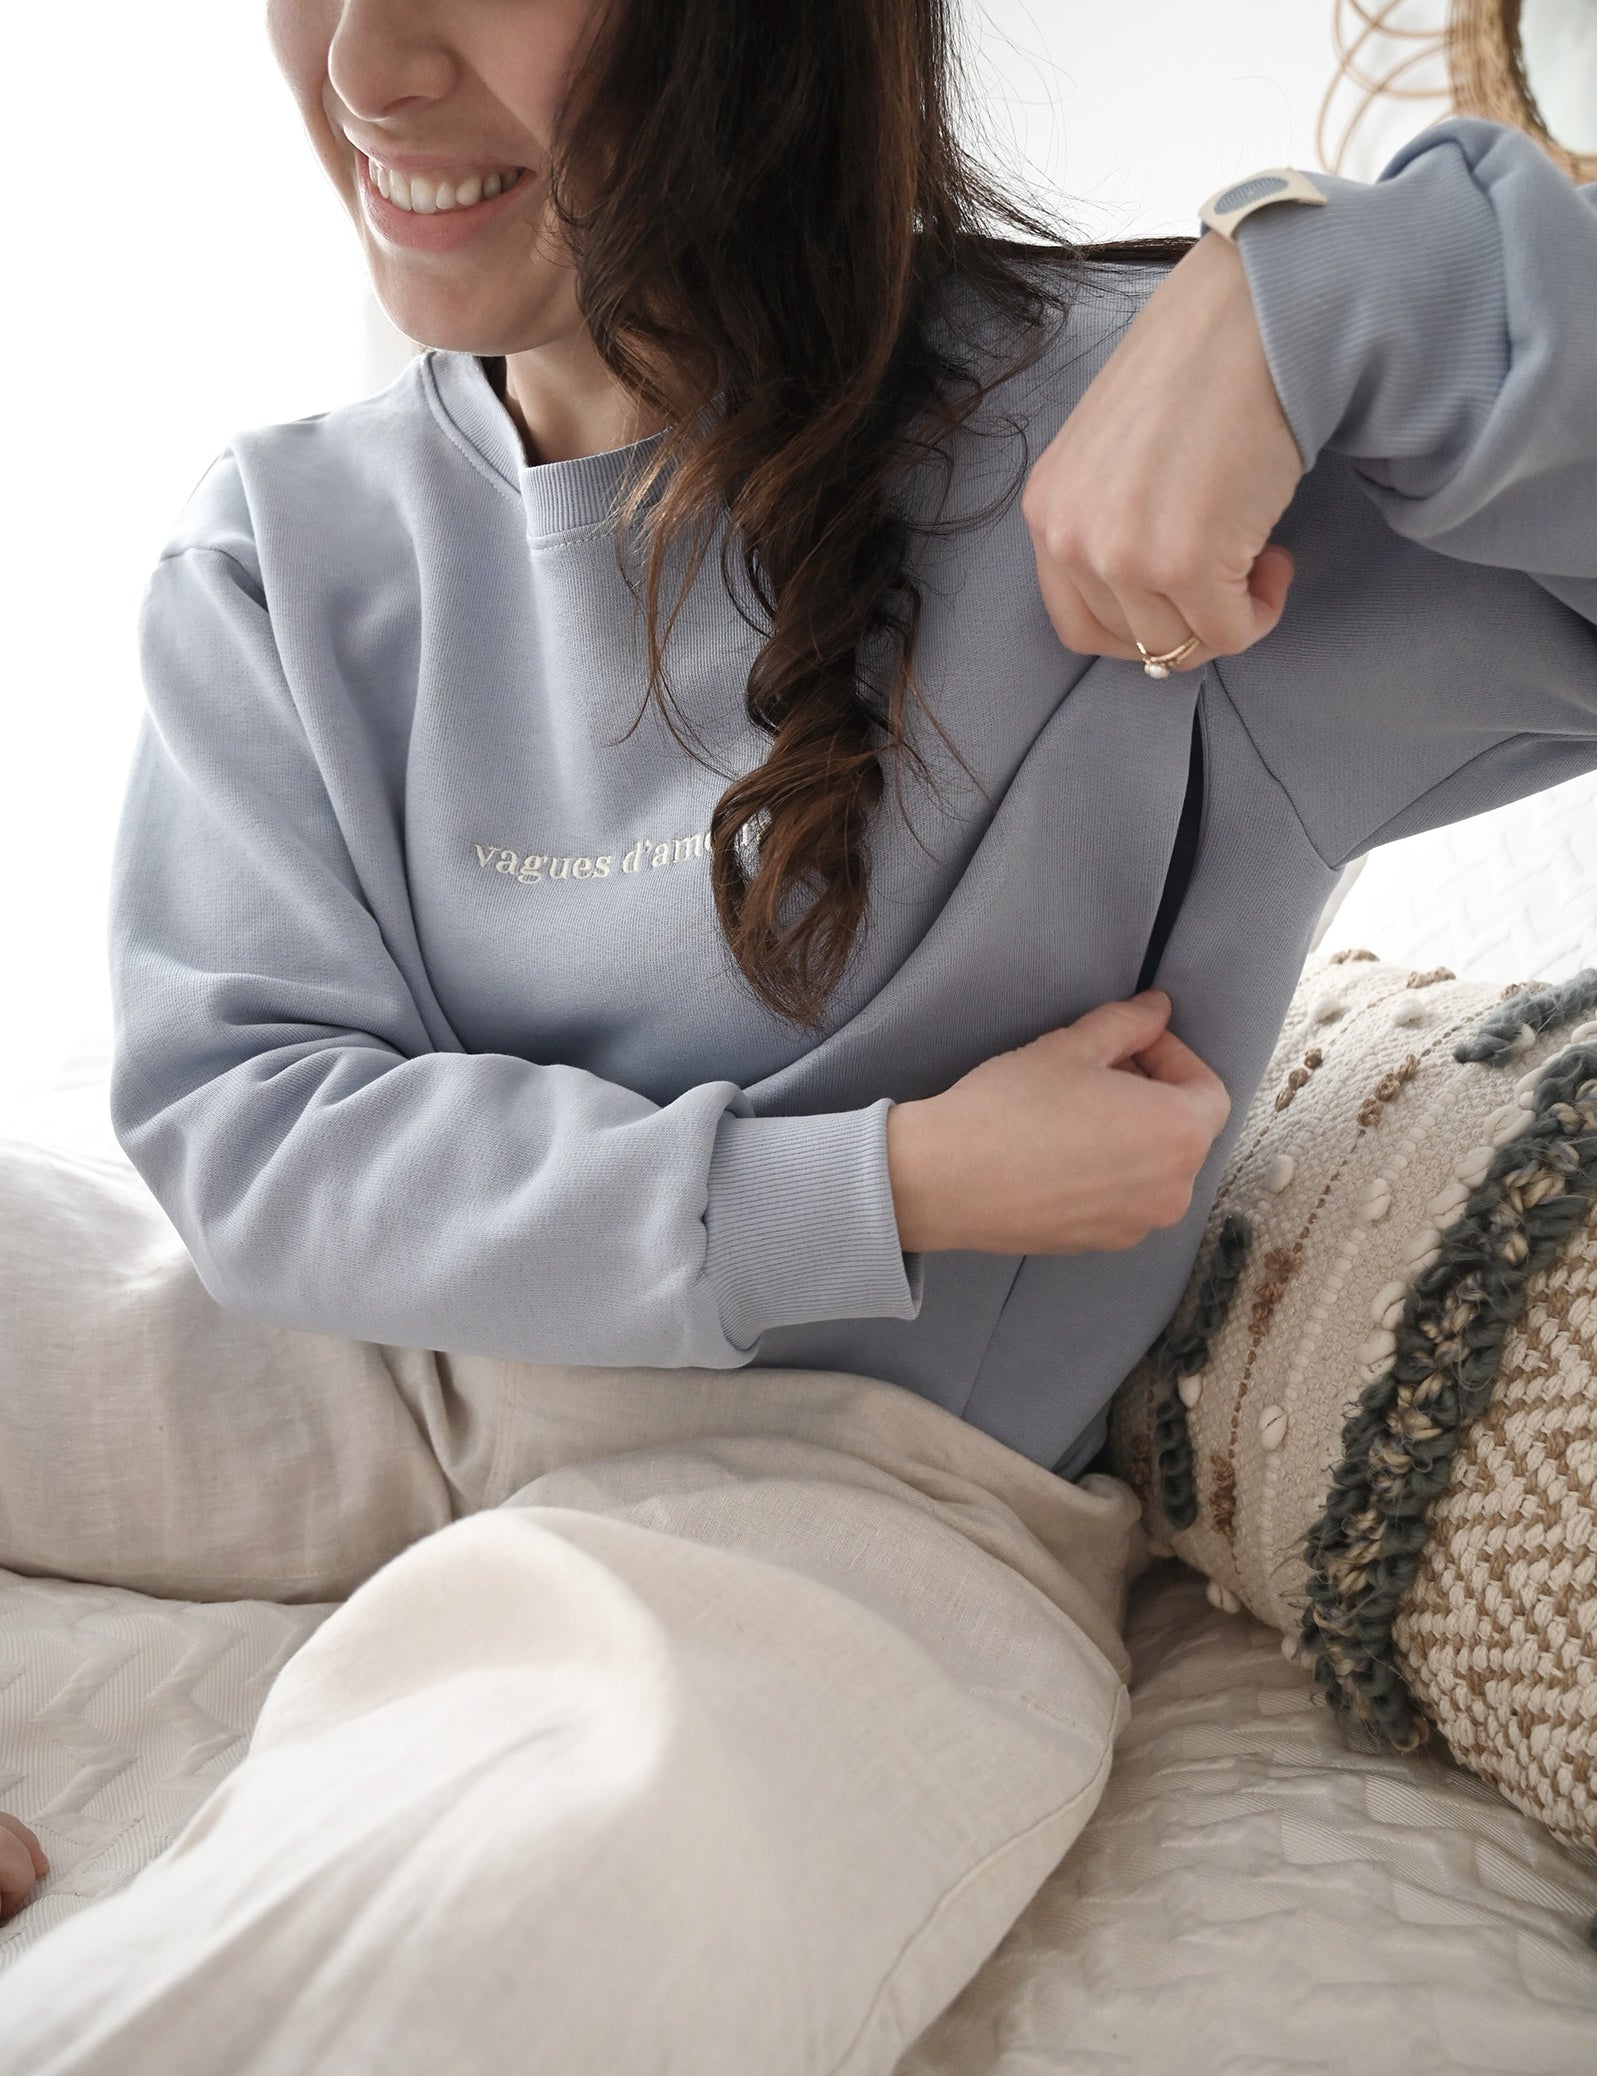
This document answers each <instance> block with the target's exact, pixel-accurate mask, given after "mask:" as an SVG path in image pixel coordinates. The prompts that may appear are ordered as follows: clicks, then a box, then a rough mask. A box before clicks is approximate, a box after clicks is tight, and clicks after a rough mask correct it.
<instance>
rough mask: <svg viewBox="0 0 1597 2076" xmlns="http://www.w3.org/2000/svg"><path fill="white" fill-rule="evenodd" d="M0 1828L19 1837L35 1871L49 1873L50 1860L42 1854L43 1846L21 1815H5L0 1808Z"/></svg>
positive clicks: (42, 1873)
mask: <svg viewBox="0 0 1597 2076" xmlns="http://www.w3.org/2000/svg"><path fill="white" fill-rule="evenodd" d="M0 1828H3V1829H5V1830H7V1831H9V1832H10V1833H11V1834H12V1836H13V1837H14V1838H20V1839H21V1841H22V1843H23V1844H24V1845H25V1846H26V1847H27V1849H28V1853H29V1856H30V1858H31V1859H32V1861H33V1865H34V1870H35V1872H36V1873H38V1874H40V1875H44V1874H48V1873H49V1871H50V1862H49V1861H48V1860H47V1859H46V1858H45V1856H44V1847H43V1846H42V1845H41V1844H40V1843H39V1841H38V1839H37V1838H35V1837H34V1835H33V1833H32V1832H31V1831H30V1830H29V1829H28V1827H27V1825H26V1824H25V1823H24V1822H23V1821H22V1819H21V1817H14V1816H7V1814H6V1813H5V1811H4V1810H3V1809H0Z"/></svg>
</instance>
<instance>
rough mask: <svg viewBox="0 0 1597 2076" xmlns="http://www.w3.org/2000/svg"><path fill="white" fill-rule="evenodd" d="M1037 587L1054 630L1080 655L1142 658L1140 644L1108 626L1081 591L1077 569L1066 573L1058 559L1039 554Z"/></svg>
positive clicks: (1069, 647) (1126, 659) (1067, 645)
mask: <svg viewBox="0 0 1597 2076" xmlns="http://www.w3.org/2000/svg"><path fill="white" fill-rule="evenodd" d="M1037 588H1038V589H1039V590H1040V591H1041V593H1042V601H1043V604H1044V606H1045V607H1046V608H1047V611H1048V618H1049V619H1050V620H1051V621H1052V622H1053V629H1054V633H1055V634H1057V635H1058V637H1059V639H1060V641H1061V642H1063V643H1064V645H1065V647H1066V648H1067V649H1072V650H1074V651H1075V653H1076V654H1077V655H1078V656H1118V657H1120V658H1121V659H1122V660H1125V661H1131V660H1136V661H1140V660H1141V659H1140V658H1139V657H1138V656H1137V645H1136V643H1135V642H1133V641H1130V640H1128V639H1127V637H1126V636H1125V635H1124V634H1123V633H1117V632H1116V631H1115V629H1114V628H1112V627H1106V626H1105V625H1104V623H1103V621H1102V620H1100V619H1099V618H1098V615H1097V614H1096V613H1095V612H1094V611H1093V609H1092V607H1091V605H1090V604H1089V603H1088V601H1087V599H1086V598H1085V596H1084V595H1083V593H1082V589H1081V586H1080V584H1079V583H1078V582H1077V581H1076V575H1075V573H1074V572H1071V573H1070V574H1067V573H1066V571H1065V570H1064V568H1063V567H1062V566H1061V565H1060V564H1059V563H1057V562H1053V561H1050V560H1048V559H1047V558H1046V557H1043V556H1041V555H1039V557H1038V559H1037Z"/></svg>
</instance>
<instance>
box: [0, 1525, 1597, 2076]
mask: <svg viewBox="0 0 1597 2076" xmlns="http://www.w3.org/2000/svg"><path fill="white" fill-rule="evenodd" d="M326 1612H327V1610H326V1609H324V1608H315V1607H278V1606H275V1605H272V1604H270V1603H267V1602H263V1601H236V1602H222V1603H195V1602H183V1601H161V1600H152V1599H149V1598H147V1597H145V1596H144V1595H142V1594H138V1593H128V1592H123V1591H120V1590H117V1589H115V1588H107V1587H100V1586H84V1585H72V1584H67V1583H64V1582H61V1581H58V1580H37V1579H25V1578H21V1577H19V1576H18V1575H17V1574H16V1573H13V1572H4V1571H0V1692H3V1693H4V1697H5V1699H4V1707H3V1712H0V1806H3V1807H6V1808H9V1809H13V1810H16V1811H18V1812H20V1813H21V1814H23V1815H24V1816H25V1817H26V1818H27V1820H28V1821H29V1822H30V1823H32V1824H33V1825H34V1827H35V1828H36V1829H37V1831H38V1832H39V1834H40V1836H41V1838H42V1840H43V1841H44V1844H45V1847H46V1850H47V1851H48V1853H49V1854H50V1858H51V1862H52V1871H51V1874H50V1876H49V1878H48V1880H47V1881H46V1882H45V1883H44V1884H43V1885H42V1887H41V1888H40V1890H39V1891H38V1893H37V1894H36V1896H35V1899H34V1901H33V1902H32V1903H31V1904H30V1905H29V1906H28V1908H27V1909H26V1910H24V1911H23V1912H21V1914H20V1915H19V1916H17V1917H16V1918H15V1919H13V1920H12V1922H11V1923H10V1924H9V1925H8V1926H6V1927H5V1929H4V1930H3V1931H0V1963H3V1961H4V1960H5V1959H6V1958H7V1957H8V1956H9V1955H10V1954H13V1953H15V1952H16V1951H18V1950H19V1949H20V1948H21V1947H22V1946H23V1945H25V1944H27V1943H28V1942H29V1941H31V1940H34V1939H37V1938H39V1937H41V1936H42V1935H43V1934H44V1933H46V1932H47V1931H48V1930H49V1929H50V1927H51V1926H52V1925H55V1924H58V1923H60V1922H61V1921H62V1919H63V1918H65V1917H67V1916H69V1915H70V1914H71V1913H72V1912H73V1911H76V1910H79V1909H81V1908H83V1906H84V1905H85V1904H87V1903H90V1902H92V1901H93V1900H94V1899H95V1897H97V1896H101V1895H106V1894H109V1893H110V1892H111V1891H112V1890H114V1889H116V1888H119V1887H121V1886H122V1885H123V1884H124V1883H125V1882H127V1881H128V1880H130V1879H131V1878H132V1876H133V1874H134V1873H135V1872H136V1871H137V1869H138V1868H139V1867H141V1866H142V1865H143V1864H144V1863H145V1861H146V1860H148V1859H150V1858H151V1857H153V1855H154V1854H156V1853H157V1852H159V1851H160V1850H161V1848H162V1847H163V1846H164V1845H165V1844H166V1843H167V1842H168V1840H169V1839H171V1838H172V1837H173V1836H174V1835H175V1834H176V1832H177V1831H178V1829H179V1828H180V1827H181V1825H182V1824H183V1822H184V1820H185V1819H186V1818H187V1817H188V1815H189V1814H190V1813H191V1812H192V1811H193V1810H194V1809H196V1808H197V1807H198V1806H199V1804H200V1802H201V1801H202V1800H203V1799H204V1797H205V1795H206V1793H207V1792H208V1790H209V1789H210V1787H211V1786H212V1785H213V1784H214V1783H215V1782H216V1781H218V1780H220V1779H221V1778H222V1776H223V1775H224V1774H225V1773H227V1772H228V1770H229V1769H230V1768H231V1767H232V1766H233V1765H234V1764H235V1763H236V1761H237V1760H238V1759H239V1757H240V1756H241V1755H242V1752H243V1749H244V1744H245V1741H246V1739H247V1737H248V1734H249V1730H250V1726H251V1724H252V1723H253V1721H254V1719H255V1714H256V1711H257V1709H258V1708H259V1706H260V1702H261V1697H262V1695H263V1694H264V1693H265V1690H266V1688H267V1686H268V1685H269V1683H270V1681H271V1679H272V1677H273V1674H274V1673H275V1671H276V1669H277V1667H278V1666H279V1665H281V1664H282V1662H283V1661H284V1659H285V1658H286V1657H287V1655H288V1654H289V1652H291V1651H292V1650H294V1649H295V1648H296V1647H297V1646H298V1645H299V1644H300V1643H301V1642H302V1641H303V1640H304V1639H305V1637H307V1636H308V1635H310V1633H311V1632H312V1631H313V1630H314V1629H315V1628H316V1626H317V1624H318V1623H319V1622H320V1621H321V1620H322V1619H323V1617H324V1615H325V1614H326ZM1128 1636H1129V1641H1130V1644H1131V1649H1132V1654H1133V1661H1134V1665H1135V1676H1134V1685H1133V1690H1132V1691H1133V1702H1134V1707H1133V1716H1132V1722H1131V1726H1130V1728H1129V1729H1128V1730H1127V1732H1126V1733H1125V1734H1124V1736H1123V1737H1122V1739H1121V1743H1120V1746H1119V1748H1118V1750H1117V1753H1116V1758H1115V1767H1114V1771H1113V1774H1112V1775H1111V1778H1110V1784H1109V1788H1108V1792H1107V1794H1106V1796H1105V1799H1104V1801H1103V1802H1102V1803H1101V1804H1100V1806H1099V1809H1098V1811H1097V1813H1096V1814H1095V1815H1094V1817H1093V1819H1092V1821H1091V1822H1090V1823H1089V1825H1088V1826H1087V1829H1086V1831H1085V1832H1084V1833H1083V1834H1082V1837H1081V1838H1080V1840H1079V1841H1078V1842H1077V1845H1076V1847H1075V1849H1074V1851H1073V1852H1072V1853H1071V1854H1070V1855H1068V1856H1067V1858H1066V1859H1065V1861H1064V1862H1063V1864H1062V1865H1061V1867H1060V1868H1059V1870H1058V1872H1057V1873H1056V1874H1055V1875H1054V1876H1053V1878H1052V1879H1051V1880H1050V1881H1049V1883H1048V1884H1047V1886H1046V1887H1045V1888H1044V1889H1043V1891H1042V1893H1041V1895H1040V1896H1039V1897H1038V1898H1037V1900H1036V1902H1035V1903H1034V1904H1033V1905H1032V1907H1031V1909H1030V1910H1029V1911H1028V1912H1027V1913H1026V1915H1025V1916H1024V1918H1023V1919H1022V1920H1021V1922H1020V1923H1019V1925H1017V1926H1016V1928H1015V1930H1014V1931H1013V1932H1012V1933H1011V1934H1010V1936H1009V1938H1008V1939H1007V1940H1006V1941H1005V1942H1004V1944H1003V1945H1002V1946H1001V1947H1000V1949H999V1950H998V1952H997V1953H996V1954H995V1955H994V1956H993V1958H992V1960H991V1961H990V1962H989V1963H988V1964H987V1966H986V1968H985V1969H984V1970H983V1971H982V1973H981V1974H980V1975H979V1976H978V1977H977V1979H976V1981H975V1982H974V1983H973V1984H972V1985H971V1986H970V1988H969V1989H968V1990H967V1991H966V1992H965V1994H964V1995H963V1996H962V1997H961V1998H960V1999H959V2001H958V2002H957V2003H956V2004H955V2005H954V2007H953V2008H952V2010H951V2011H949V2012H948V2013H947V2014H946V2016H945V2017H944V2018H943V2019H942V2020H941V2021H939V2023H938V2024H937V2025H936V2026H934V2027H933V2028H932V2030H931V2031H930V2032H929V2033H928V2034H926V2035H925V2036H924V2037H923V2038H922V2040H921V2041H920V2042H919V2044H918V2045H917V2046H916V2047H915V2048H914V2049H912V2050H911V2052H910V2054H909V2055H908V2056H907V2057H906V2059H905V2061H904V2062H903V2063H902V2064H901V2069H900V2076H1021V2072H1025V2076H1041V2072H1043V2071H1056V2070H1057V2071H1060V2072H1066V2071H1068V2072H1069V2076H1110V2072H1114V2076H1130V2072H1135V2076H1166V2072H1169V2076H1177V2072H1179V2076H1192V2072H1194V2071H1200V2072H1203V2076H1228V2072H1231V2071H1236V2072H1239V2076H1240V2072H1242V2071H1248V2072H1250V2076H1265V2072H1267V2071H1275V2070H1282V2071H1285V2070H1299V2069H1302V2070H1310V2069H1316V2070H1318V2069H1323V2070H1341V2069H1351V2068H1355V2067H1356V2068H1359V2069H1361V2070H1366V2071H1372V2072H1375V2076H1383V2072H1386V2071H1392V2072H1396V2071H1399V2070H1401V2071H1403V2072H1404V2076H1409V2072H1423V2071H1431V2070H1435V2071H1443V2070H1446V2071H1454V2070H1457V2071H1460V2072H1462V2071H1466V2070H1468V2071H1476V2070H1479V2071H1490V2072H1492V2076H1499V2072H1507V2071H1513V2072H1516V2076H1566V2072H1567V2076H1589V2072H1590V2071H1592V2070H1597V1951H1593V1949H1592V1948H1591V1947H1590V1946H1589V1945H1588V1944H1587V1943H1586V1939H1585V1936H1584V1927H1585V1924H1586V1922H1587V1920H1588V1919H1589V1918H1590V1916H1591V1915H1592V1913H1593V1912H1597V1856H1592V1857H1590V1858H1587V1857H1585V1856H1582V1855H1578V1854H1575V1853H1571V1852H1568V1851H1566V1850H1564V1849H1563V1848H1561V1847H1560V1846H1559V1845H1558V1844H1557V1843H1556V1842H1555V1841H1554V1840H1553V1838H1552V1837H1551V1836H1550V1835H1549V1834H1548V1833H1546V1832H1544V1831H1543V1830H1541V1828H1540V1827H1539V1826H1538V1825H1536V1824H1534V1823H1533V1822H1532V1821H1531V1820H1530V1819H1529V1818H1528V1817H1524V1816H1522V1815H1520V1813H1519V1812H1518V1811H1517V1810H1514V1809H1512V1808H1510V1807H1509V1805H1508V1804H1507V1803H1505V1802H1503V1801H1502V1800H1501V1799H1500V1798H1499V1797H1498V1796H1497V1795H1495V1794H1494V1793H1493V1792H1492V1791H1491V1790H1490V1789H1488V1788H1486V1787H1485V1786H1483V1784H1482V1783H1481V1782H1479V1781H1478V1780H1476V1779H1475V1778H1474V1776H1473V1775H1471V1774H1468V1773H1465V1772H1463V1771H1462V1770H1461V1769H1459V1768H1457V1767H1454V1766H1453V1765H1451V1764H1450V1763H1449V1762H1448V1761H1446V1760H1445V1759H1442V1758H1435V1759H1432V1758H1429V1757H1426V1756H1423V1755H1422V1756H1421V1757H1419V1758H1416V1759H1406V1760H1400V1759H1392V1758H1376V1757H1370V1756H1368V1755H1363V1754H1356V1753H1351V1752H1347V1751H1344V1750H1343V1748H1342V1746H1341V1744H1340V1742H1339V1740H1338V1737H1337V1735H1336V1732H1335V1729H1334V1726H1333V1725H1332V1724H1331V1722H1330V1720H1329V1718H1328V1717H1327V1716H1326V1714H1325V1712H1324V1710H1323V1709H1321V1708H1319V1707H1317V1706H1316V1705H1315V1704H1314V1702H1313V1700H1312V1698H1311V1689H1310V1684H1309V1681H1308V1678H1307V1676H1306V1674H1305V1673H1303V1672H1302V1671H1301V1670H1300V1669H1299V1668H1298V1667H1296V1666H1293V1665H1289V1664H1287V1663H1286V1661H1285V1660H1284V1659H1283V1658H1282V1656H1281V1654H1280V1651H1279V1648H1278V1639H1277V1638H1276V1637H1275V1635H1274V1634H1273V1632H1271V1631H1269V1630H1267V1629H1265V1628H1263V1627H1262V1626H1261V1625H1260V1624H1258V1623H1256V1622H1254V1621H1253V1620H1252V1619H1251V1617H1248V1616H1246V1615H1240V1616H1227V1615H1222V1614H1218V1613H1217V1612H1216V1611H1215V1610H1214V1609H1212V1608H1211V1607H1210V1606H1209V1605H1208V1603H1207V1601H1206V1600H1205V1598H1204V1593H1203V1581H1202V1580H1201V1579H1199V1578H1198V1577H1197V1576H1196V1575H1195V1574H1193V1573H1191V1572H1188V1571H1186V1570H1185V1568H1184V1567H1182V1566H1180V1565H1178V1564H1176V1563H1174V1562H1167V1563H1161V1564H1157V1565H1155V1566H1154V1567H1153V1568H1152V1569H1151V1570H1150V1571H1149V1572H1148V1573H1147V1574H1146V1575H1145V1577H1144V1578H1143V1579H1141V1580H1140V1581H1139V1582H1138V1584H1137V1586H1136V1588H1135V1590H1134V1594H1133V1600H1132V1609H1131V1618H1130V1622H1129V1625H1128ZM751 2076H753V2072H751Z"/></svg>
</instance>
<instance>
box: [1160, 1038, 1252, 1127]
mask: <svg viewBox="0 0 1597 2076" xmlns="http://www.w3.org/2000/svg"><path fill="white" fill-rule="evenodd" d="M1137 1057H1138V1059H1139V1060H1141V1062H1142V1064H1143V1066H1144V1067H1146V1068H1147V1070H1148V1075H1149V1078H1150V1079H1151V1080H1153V1081H1162V1082H1164V1084H1165V1085H1166V1087H1168V1088H1175V1089H1180V1090H1181V1091H1182V1093H1183V1094H1184V1095H1186V1096H1187V1097H1188V1099H1189V1100H1190V1101H1191V1102H1192V1103H1194V1104H1195V1105H1196V1106H1197V1109H1198V1112H1199V1115H1200V1116H1201V1117H1202V1118H1203V1119H1204V1120H1205V1122H1208V1120H1210V1119H1211V1118H1212V1119H1213V1125H1212V1128H1211V1130H1210V1137H1211V1138H1213V1137H1214V1136H1215V1134H1216V1133H1218V1132H1219V1131H1220V1129H1221V1128H1222V1126H1223V1125H1224V1124H1225V1121H1226V1119H1227V1118H1228V1117H1229V1116H1230V1115H1231V1092H1230V1090H1229V1089H1228V1088H1227V1087H1226V1085H1225V1083H1224V1082H1223V1081H1222V1080H1221V1079H1220V1077H1219V1075H1218V1074H1216V1073H1215V1071H1214V1069H1213V1068H1212V1067H1211V1066H1210V1065H1209V1063H1208V1061H1207V1060H1203V1059H1200V1058H1199V1057H1198V1055H1197V1054H1196V1053H1195V1052H1194V1051H1193V1050H1192V1048H1191V1046H1190V1045H1185V1044H1183V1043H1182V1041H1181V1040H1180V1039H1179V1038H1178V1037H1177V1036H1176V1034H1175V1032H1174V1031H1163V1032H1161V1033H1160V1035H1159V1036H1158V1037H1157V1038H1156V1039H1155V1040H1154V1041H1153V1043H1152V1044H1151V1045H1147V1046H1144V1047H1143V1049H1142V1051H1141V1052H1139V1053H1138V1055H1137Z"/></svg>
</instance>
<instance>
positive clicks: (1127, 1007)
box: [1065, 989, 1170, 1067]
mask: <svg viewBox="0 0 1597 2076" xmlns="http://www.w3.org/2000/svg"><path fill="white" fill-rule="evenodd" d="M1169 1015H1170V997H1169V996H1168V995H1167V994H1165V993H1164V992H1163V990H1162V989H1154V990H1153V991H1152V992H1151V993H1149V994H1147V995H1137V996H1133V997H1132V999H1131V1000H1130V1001H1126V1002H1100V1003H1099V1004H1098V1006H1097V1007H1096V1008H1095V1009H1089V1010H1088V1011H1087V1013H1086V1015H1085V1016H1078V1017H1077V1019H1076V1021H1075V1022H1074V1023H1073V1024H1068V1025H1067V1026H1066V1027H1065V1031H1066V1033H1067V1034H1068V1035H1069V1036H1070V1038H1071V1041H1072V1043H1073V1045H1074V1046H1075V1048H1076V1050H1077V1051H1078V1052H1082V1053H1085V1055H1086V1057H1087V1058H1088V1059H1089V1060H1090V1061H1092V1062H1093V1063H1094V1065H1096V1066H1099V1067H1116V1066H1118V1065H1119V1064H1120V1062H1121V1061H1122V1060H1125V1059H1130V1058H1132V1057H1133V1056H1134V1055H1137V1054H1140V1053H1142V1052H1144V1051H1145V1050H1146V1048H1147V1047H1148V1046H1150V1045H1152V1044H1153V1042H1154V1040H1155V1039H1156V1038H1157V1037H1158V1035H1159V1033H1160V1031H1161V1030H1163V1028H1164V1026H1165V1023H1166V1022H1167V1020H1168V1018H1169Z"/></svg>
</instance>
